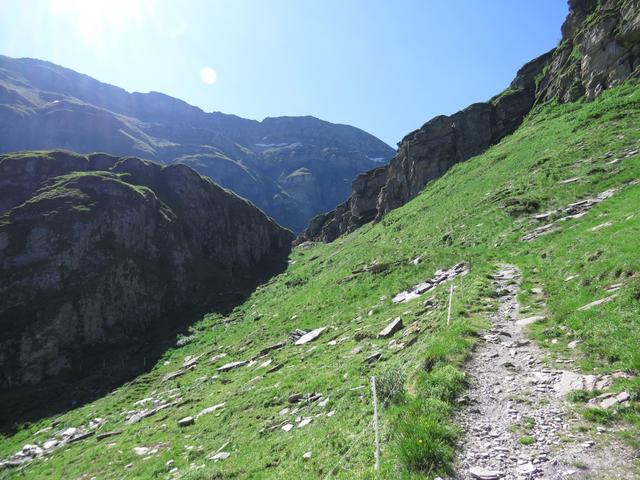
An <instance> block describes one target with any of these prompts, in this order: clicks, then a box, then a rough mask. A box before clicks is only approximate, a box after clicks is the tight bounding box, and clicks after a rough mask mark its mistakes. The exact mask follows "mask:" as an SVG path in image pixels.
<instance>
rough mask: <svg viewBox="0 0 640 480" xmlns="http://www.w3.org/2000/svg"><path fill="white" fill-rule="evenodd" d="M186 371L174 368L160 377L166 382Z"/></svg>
mask: <svg viewBox="0 0 640 480" xmlns="http://www.w3.org/2000/svg"><path fill="white" fill-rule="evenodd" d="M185 373H187V372H186V371H185V370H176V371H175V372H171V373H167V374H166V375H165V376H164V377H162V381H163V382H168V381H169V380H173V379H174V378H177V377H180V376H182V375H184V374H185Z"/></svg>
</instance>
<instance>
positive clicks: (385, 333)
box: [378, 317, 404, 338]
mask: <svg viewBox="0 0 640 480" xmlns="http://www.w3.org/2000/svg"><path fill="white" fill-rule="evenodd" d="M403 326H404V325H402V318H400V317H396V318H394V319H393V320H392V321H391V323H389V325H387V326H386V327H385V328H384V329H383V330H382V331H381V332H380V333H379V334H378V338H389V337H391V336H393V334H394V333H396V332H397V331H398V330H400V329H402V327H403Z"/></svg>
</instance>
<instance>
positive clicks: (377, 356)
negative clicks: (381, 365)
mask: <svg viewBox="0 0 640 480" xmlns="http://www.w3.org/2000/svg"><path fill="white" fill-rule="evenodd" d="M380 357H382V352H375V353H372V354H371V355H369V356H368V357H367V358H365V359H364V362H365V363H373V362H377V361H378V360H380Z"/></svg>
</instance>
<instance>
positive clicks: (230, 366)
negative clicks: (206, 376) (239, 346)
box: [216, 360, 249, 373]
mask: <svg viewBox="0 0 640 480" xmlns="http://www.w3.org/2000/svg"><path fill="white" fill-rule="evenodd" d="M247 363H249V361H248V360H239V361H237V362H230V363H225V364H224V365H222V366H221V367H218V368H216V371H217V372H220V373H222V372H228V371H229V370H233V369H235V368H240V367H244V366H245V365H246V364H247Z"/></svg>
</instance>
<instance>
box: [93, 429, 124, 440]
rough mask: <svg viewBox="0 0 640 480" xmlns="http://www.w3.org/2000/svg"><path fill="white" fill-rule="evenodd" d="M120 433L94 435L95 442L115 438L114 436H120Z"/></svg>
mask: <svg viewBox="0 0 640 480" xmlns="http://www.w3.org/2000/svg"><path fill="white" fill-rule="evenodd" d="M121 433H122V432H121V431H113V432H104V433H99V434H97V435H96V440H103V439H105V438H109V437H115V436H116V435H120V434H121Z"/></svg>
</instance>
